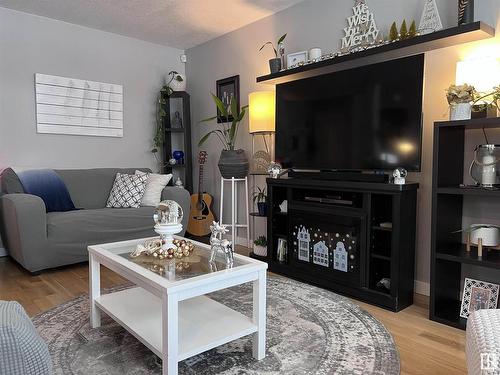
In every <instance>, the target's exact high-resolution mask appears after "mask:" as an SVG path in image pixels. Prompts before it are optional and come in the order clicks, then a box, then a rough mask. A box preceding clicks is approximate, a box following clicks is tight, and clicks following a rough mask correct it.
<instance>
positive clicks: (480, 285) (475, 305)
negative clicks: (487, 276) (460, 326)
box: [460, 277, 500, 319]
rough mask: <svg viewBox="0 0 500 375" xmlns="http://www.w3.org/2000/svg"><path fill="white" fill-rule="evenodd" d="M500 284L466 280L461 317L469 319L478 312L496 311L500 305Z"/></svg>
mask: <svg viewBox="0 0 500 375" xmlns="http://www.w3.org/2000/svg"><path fill="white" fill-rule="evenodd" d="M499 289H500V286H499V285H498V284H494V283H490V282H487V281H481V280H475V279H469V278H467V277H466V278H465V281H464V290H463V293H462V305H461V307H460V316H461V317H462V318H466V319H467V318H468V317H469V315H470V314H471V313H472V312H474V311H477V310H482V309H496V308H497V304H498V292H499Z"/></svg>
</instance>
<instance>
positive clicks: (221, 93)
mask: <svg viewBox="0 0 500 375" xmlns="http://www.w3.org/2000/svg"><path fill="white" fill-rule="evenodd" d="M215 86H216V95H217V97H218V98H219V99H220V100H221V101H222V103H223V104H224V105H225V106H226V107H227V108H229V106H230V104H231V98H233V97H234V98H236V102H237V103H238V112H239V111H240V76H239V75H235V76H232V77H227V78H223V79H219V80H217V81H216V84H215ZM225 120H226V121H224V120H223V119H221V113H220V111H219V109H218V108H217V122H218V123H219V124H220V123H222V122H231V121H233V116H232V115H229V116H228V118H227V119H225Z"/></svg>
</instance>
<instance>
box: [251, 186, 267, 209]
mask: <svg viewBox="0 0 500 375" xmlns="http://www.w3.org/2000/svg"><path fill="white" fill-rule="evenodd" d="M266 199H267V195H266V188H262V189H261V188H260V187H258V186H257V191H255V192H254V193H253V202H254V203H257V210H258V211H259V216H267V201H266Z"/></svg>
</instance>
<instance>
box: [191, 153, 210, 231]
mask: <svg viewBox="0 0 500 375" xmlns="http://www.w3.org/2000/svg"><path fill="white" fill-rule="evenodd" d="M206 161H207V152H206V151H200V154H199V155H198V164H199V165H200V173H199V180H198V194H193V195H191V211H190V212H189V222H188V227H187V231H188V232H189V233H191V234H192V235H195V236H198V237H201V236H206V235H208V234H210V225H211V224H212V222H214V221H215V217H214V214H213V212H212V202H213V198H212V196H211V195H210V194H207V193H205V192H203V188H202V186H203V166H204V164H205V162H206Z"/></svg>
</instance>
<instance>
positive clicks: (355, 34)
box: [340, 0, 380, 53]
mask: <svg viewBox="0 0 500 375" xmlns="http://www.w3.org/2000/svg"><path fill="white" fill-rule="evenodd" d="M352 12H353V15H352V16H349V17H347V27H346V28H344V33H345V36H344V37H343V38H342V39H341V41H340V43H341V47H340V51H341V52H342V53H348V52H355V51H357V50H359V49H363V48H365V49H366V48H367V47H368V46H371V45H374V44H376V43H377V38H378V36H379V33H380V32H379V29H378V28H377V25H376V24H375V18H374V16H373V13H372V12H371V11H370V9H369V8H368V5H366V2H365V0H355V1H354V6H353V8H352Z"/></svg>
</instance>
